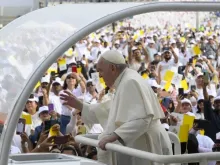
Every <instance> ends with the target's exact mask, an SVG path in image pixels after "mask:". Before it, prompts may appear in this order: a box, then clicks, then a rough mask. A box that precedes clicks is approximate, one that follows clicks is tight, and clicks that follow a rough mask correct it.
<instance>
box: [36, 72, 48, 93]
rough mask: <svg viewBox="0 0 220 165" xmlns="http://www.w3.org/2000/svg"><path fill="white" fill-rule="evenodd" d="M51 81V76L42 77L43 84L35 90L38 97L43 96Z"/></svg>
mask: <svg viewBox="0 0 220 165" xmlns="http://www.w3.org/2000/svg"><path fill="white" fill-rule="evenodd" d="M49 83H50V76H49V75H46V76H44V77H42V78H41V85H40V86H39V87H38V88H37V89H36V90H35V93H36V94H37V96H38V97H40V96H43V93H44V92H43V90H44V89H47V88H48V85H49Z"/></svg>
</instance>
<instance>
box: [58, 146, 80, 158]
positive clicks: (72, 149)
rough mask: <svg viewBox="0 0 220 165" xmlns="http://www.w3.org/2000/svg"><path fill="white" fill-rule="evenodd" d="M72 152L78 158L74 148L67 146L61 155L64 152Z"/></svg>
mask: <svg viewBox="0 0 220 165" xmlns="http://www.w3.org/2000/svg"><path fill="white" fill-rule="evenodd" d="M65 150H66V151H72V153H73V155H77V156H78V153H77V151H76V149H75V148H74V147H72V146H67V147H64V148H63V149H62V151H61V153H63V151H65Z"/></svg>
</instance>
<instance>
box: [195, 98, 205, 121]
mask: <svg viewBox="0 0 220 165" xmlns="http://www.w3.org/2000/svg"><path fill="white" fill-rule="evenodd" d="M195 115H196V119H203V120H204V119H205V117H204V98H203V97H200V98H198V101H197V111H196V113H195Z"/></svg>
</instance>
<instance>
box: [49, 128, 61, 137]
mask: <svg viewBox="0 0 220 165" xmlns="http://www.w3.org/2000/svg"><path fill="white" fill-rule="evenodd" d="M49 134H50V137H51V136H59V131H58V130H54V129H53V127H51V128H50V132H49Z"/></svg>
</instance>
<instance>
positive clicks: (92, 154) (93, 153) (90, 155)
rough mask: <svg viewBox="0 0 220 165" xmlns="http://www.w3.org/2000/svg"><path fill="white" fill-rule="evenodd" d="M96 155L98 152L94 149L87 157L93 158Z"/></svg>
mask: <svg viewBox="0 0 220 165" xmlns="http://www.w3.org/2000/svg"><path fill="white" fill-rule="evenodd" d="M96 155H97V152H95V151H92V152H90V153H89V154H88V156H87V158H88V159H92V158H93V156H96Z"/></svg>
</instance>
